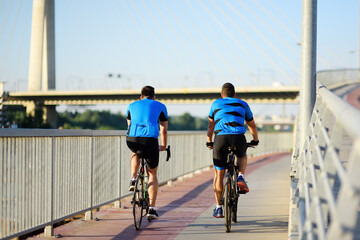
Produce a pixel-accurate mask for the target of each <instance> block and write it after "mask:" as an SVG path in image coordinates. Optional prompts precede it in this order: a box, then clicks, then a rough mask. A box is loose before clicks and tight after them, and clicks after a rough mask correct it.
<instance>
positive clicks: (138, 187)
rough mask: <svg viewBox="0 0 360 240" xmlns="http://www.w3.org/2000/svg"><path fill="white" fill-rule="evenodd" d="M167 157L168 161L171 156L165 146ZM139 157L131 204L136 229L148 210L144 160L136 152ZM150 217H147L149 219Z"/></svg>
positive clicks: (139, 153) (168, 148)
mask: <svg viewBox="0 0 360 240" xmlns="http://www.w3.org/2000/svg"><path fill="white" fill-rule="evenodd" d="M166 152H167V157H166V161H169V158H170V157H171V154H170V146H168V147H167V148H166ZM136 154H137V155H138V156H139V158H140V168H139V170H138V173H137V176H136V183H135V189H134V195H133V198H132V205H133V217H134V226H135V229H136V230H139V229H140V226H141V221H142V218H143V216H145V215H146V214H147V213H148V211H149V194H148V189H147V187H148V186H147V182H146V180H145V178H146V177H147V176H146V171H145V170H146V161H145V159H144V158H143V157H142V154H141V152H137V153H136ZM151 220H152V219H150V218H149V219H148V221H151Z"/></svg>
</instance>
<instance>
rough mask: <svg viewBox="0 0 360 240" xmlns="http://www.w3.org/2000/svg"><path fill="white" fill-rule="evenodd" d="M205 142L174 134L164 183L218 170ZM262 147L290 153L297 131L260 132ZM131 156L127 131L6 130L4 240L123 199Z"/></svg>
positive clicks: (0, 211)
mask: <svg viewBox="0 0 360 240" xmlns="http://www.w3.org/2000/svg"><path fill="white" fill-rule="evenodd" d="M249 140H251V138H250V139H249ZM205 141H206V133H205V132H169V137H168V143H169V145H171V155H172V158H171V159H170V161H169V162H166V161H165V157H166V153H160V163H159V170H158V179H159V182H163V183H164V182H166V181H168V180H171V179H176V178H177V177H179V176H182V175H185V174H188V173H191V172H193V171H195V170H197V169H202V168H204V167H207V166H210V165H212V151H209V150H208V149H207V148H206V146H205ZM260 141H261V144H260V145H259V147H258V148H257V149H256V150H253V149H251V150H249V152H250V154H260V153H267V152H274V151H289V150H290V148H291V146H292V133H280V134H261V133H260ZM129 158H130V151H129V150H128V148H127V146H126V136H125V132H124V131H92V130H39V129H37V130H30V129H0V184H1V190H0V216H1V225H0V238H10V237H15V236H18V235H23V234H25V233H27V232H31V231H34V230H36V229H40V228H43V227H46V226H52V225H53V224H54V223H56V222H59V221H61V220H64V219H66V218H69V217H71V216H74V215H77V214H79V213H84V212H87V213H89V211H90V210H91V209H94V208H97V207H99V206H101V205H104V204H107V203H110V202H114V201H117V200H120V199H121V198H122V197H124V196H126V195H127V194H128V191H127V188H128V184H129V178H130V166H129ZM289 162H290V160H289Z"/></svg>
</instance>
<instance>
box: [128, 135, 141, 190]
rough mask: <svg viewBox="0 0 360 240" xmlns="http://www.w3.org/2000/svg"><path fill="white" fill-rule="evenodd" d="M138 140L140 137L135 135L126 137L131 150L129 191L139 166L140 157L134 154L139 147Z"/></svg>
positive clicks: (132, 186) (132, 187) (133, 184)
mask: <svg viewBox="0 0 360 240" xmlns="http://www.w3.org/2000/svg"><path fill="white" fill-rule="evenodd" d="M139 141H140V139H139V138H135V137H127V138H126V144H127V146H128V147H129V149H130V150H131V151H132V152H133V153H132V154H131V158H130V171H131V179H130V185H129V191H133V189H134V187H135V179H136V174H137V172H138V170H139V166H140V159H139V156H138V155H137V154H136V152H137V151H138V150H140V148H141V144H140V143H139Z"/></svg>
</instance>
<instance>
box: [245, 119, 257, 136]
mask: <svg viewBox="0 0 360 240" xmlns="http://www.w3.org/2000/svg"><path fill="white" fill-rule="evenodd" d="M246 124H247V125H248V127H249V130H250V132H251V134H252V136H253V140H254V141H259V137H258V132H257V129H256V124H255V120H254V119H252V120H251V121H249V122H248V121H246Z"/></svg>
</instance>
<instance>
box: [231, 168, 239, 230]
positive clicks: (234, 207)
mask: <svg viewBox="0 0 360 240" xmlns="http://www.w3.org/2000/svg"><path fill="white" fill-rule="evenodd" d="M238 175H239V171H238V170H237V169H235V170H234V174H233V183H234V184H233V188H232V194H231V195H232V196H233V201H232V203H233V204H232V214H231V217H232V219H231V220H232V221H233V223H237V206H238V201H239V195H238V191H237V176H238Z"/></svg>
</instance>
